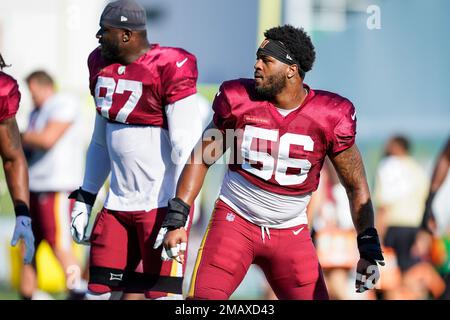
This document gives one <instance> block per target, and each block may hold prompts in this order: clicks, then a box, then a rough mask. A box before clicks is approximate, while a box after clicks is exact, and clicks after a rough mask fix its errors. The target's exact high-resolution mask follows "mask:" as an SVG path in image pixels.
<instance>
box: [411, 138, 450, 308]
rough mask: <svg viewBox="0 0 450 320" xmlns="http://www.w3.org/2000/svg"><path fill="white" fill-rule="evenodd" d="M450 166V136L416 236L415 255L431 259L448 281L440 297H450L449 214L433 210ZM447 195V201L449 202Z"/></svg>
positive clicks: (432, 182)
mask: <svg viewBox="0 0 450 320" xmlns="http://www.w3.org/2000/svg"><path fill="white" fill-rule="evenodd" d="M449 168H450V138H449V139H448V140H447V143H446V145H445V147H444V148H443V150H442V151H441V153H440V154H439V157H438V159H437V161H436V164H435V166H434V169H433V175H432V178H431V185H430V190H429V193H428V198H427V201H426V203H425V211H424V215H423V218H422V223H421V226H420V227H421V228H420V231H419V232H418V234H417V236H416V241H415V243H414V246H413V248H412V254H413V255H415V256H417V257H420V258H421V259H424V260H431V262H432V263H433V264H434V265H435V267H436V268H437V270H438V271H439V273H440V275H441V276H442V277H443V278H444V281H445V285H446V288H445V292H444V293H443V294H442V295H441V296H440V298H441V299H445V300H448V299H450V217H448V216H443V215H442V214H440V211H439V210H438V211H436V212H434V211H435V210H434V206H433V203H434V199H435V198H436V195H437V194H438V192H439V190H440V189H441V187H442V185H443V184H444V182H445V181H446V178H447V176H448V171H449ZM448 201H449V200H448V198H447V204H448Z"/></svg>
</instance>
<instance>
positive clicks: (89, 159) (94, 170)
mask: <svg viewBox="0 0 450 320" xmlns="http://www.w3.org/2000/svg"><path fill="white" fill-rule="evenodd" d="M85 168H86V169H85V173H84V178H83V184H82V186H81V188H82V189H83V190H85V191H87V192H90V193H92V194H97V193H98V191H99V190H100V188H101V187H102V186H103V184H104V183H105V180H106V178H107V177H108V175H109V173H110V171H111V164H110V159H109V154H108V149H107V148H106V147H105V146H103V145H100V144H98V143H97V142H96V141H94V140H93V141H91V143H90V145H89V148H88V151H87V153H86V166H85Z"/></svg>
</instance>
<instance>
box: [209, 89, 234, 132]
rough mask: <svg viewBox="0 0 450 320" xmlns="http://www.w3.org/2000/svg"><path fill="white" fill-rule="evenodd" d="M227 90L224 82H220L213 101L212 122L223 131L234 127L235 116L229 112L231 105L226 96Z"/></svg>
mask: <svg viewBox="0 0 450 320" xmlns="http://www.w3.org/2000/svg"><path fill="white" fill-rule="evenodd" d="M227 95H228V92H227V90H226V86H225V84H222V85H221V86H220V88H219V91H218V92H217V94H216V97H215V98H214V102H213V106H212V108H213V110H214V116H213V122H214V125H215V126H216V128H217V129H219V130H221V131H222V132H225V130H226V129H234V128H235V125H236V118H235V117H234V116H233V113H232V112H231V105H230V102H229V99H228V97H227Z"/></svg>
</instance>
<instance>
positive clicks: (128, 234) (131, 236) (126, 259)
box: [71, 0, 202, 299]
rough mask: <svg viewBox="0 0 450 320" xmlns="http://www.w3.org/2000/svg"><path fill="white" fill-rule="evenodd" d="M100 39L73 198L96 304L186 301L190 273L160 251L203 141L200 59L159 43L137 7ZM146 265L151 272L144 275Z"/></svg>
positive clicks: (114, 14)
mask: <svg viewBox="0 0 450 320" xmlns="http://www.w3.org/2000/svg"><path fill="white" fill-rule="evenodd" d="M96 36H97V38H98V39H99V43H100V46H99V47H98V48H97V49H95V50H94V51H93V52H92V53H91V54H90V56H89V58H88V67H89V73H90V79H89V80H90V90H91V94H92V96H93V97H94V99H95V105H96V109H97V114H96V120H95V127H94V132H93V136H92V140H91V143H90V146H89V148H88V152H87V159H86V171H85V176H84V181H83V185H82V186H81V188H80V189H78V190H77V191H75V192H74V193H73V194H72V195H71V196H72V197H74V198H76V200H77V201H76V202H75V206H74V209H73V211H72V227H71V231H72V235H73V238H74V240H75V241H76V242H78V243H85V242H87V241H88V240H89V242H90V245H91V249H90V272H89V274H90V279H89V286H88V289H89V292H88V294H87V297H88V299H114V298H116V297H118V296H120V295H121V293H122V292H145V294H146V297H147V298H152V299H157V298H162V299H166V298H180V297H181V293H182V281H183V272H184V266H182V265H181V264H179V263H177V262H176V261H174V260H169V261H162V260H161V259H160V257H161V250H162V246H161V248H158V249H153V247H152V245H151V244H153V242H154V241H155V240H156V236H157V234H158V230H160V227H161V223H162V220H163V219H164V216H165V214H166V209H167V208H166V206H167V201H168V200H169V199H170V198H172V197H173V196H174V194H175V186H176V182H177V179H178V176H179V174H180V172H181V170H182V168H183V166H182V165H184V163H185V162H186V160H187V159H188V157H189V155H190V152H191V150H192V148H193V147H194V146H195V144H196V143H197V141H198V139H199V138H200V136H201V133H202V122H201V119H200V117H199V116H198V115H199V112H198V109H197V108H198V106H197V103H196V82H197V62H196V58H195V56H194V55H192V54H190V53H189V52H187V51H185V50H183V49H179V48H171V47H161V46H159V45H158V44H150V43H149V42H148V40H147V34H146V13H145V10H144V8H142V7H141V6H140V5H139V4H138V3H137V2H135V1H132V0H119V1H115V2H111V3H109V4H108V5H107V6H106V7H105V9H104V10H103V13H102V15H101V18H100V30H99V31H98V33H97V35H96ZM109 173H111V183H110V188H109V191H108V195H107V198H106V200H105V203H104V208H103V210H102V211H101V212H100V213H99V214H98V215H97V218H96V221H95V223H94V226H93V229H92V233H91V235H90V239H89V238H88V236H87V235H86V228H87V225H88V222H89V216H90V213H91V210H92V205H93V204H94V201H95V198H96V194H97V193H98V191H99V189H100V188H101V186H102V185H103V183H104V181H105V179H106V178H107V176H108V174H109ZM189 225H190V222H189V221H186V227H187V228H188V227H189ZM140 261H142V264H141V265H140ZM138 266H142V267H140V268H141V269H142V270H140V271H142V272H139V273H135V272H134V271H135V270H136V268H137V267H138Z"/></svg>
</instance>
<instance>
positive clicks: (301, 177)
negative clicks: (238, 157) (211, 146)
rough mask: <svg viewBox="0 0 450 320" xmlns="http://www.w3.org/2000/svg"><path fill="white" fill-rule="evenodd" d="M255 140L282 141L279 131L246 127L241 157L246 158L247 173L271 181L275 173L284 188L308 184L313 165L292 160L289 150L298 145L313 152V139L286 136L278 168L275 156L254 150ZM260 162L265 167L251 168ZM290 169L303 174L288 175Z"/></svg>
mask: <svg viewBox="0 0 450 320" xmlns="http://www.w3.org/2000/svg"><path fill="white" fill-rule="evenodd" d="M253 139H261V140H266V141H273V142H276V141H277V140H278V130H270V129H264V128H258V127H254V126H250V125H247V126H246V127H245V131H244V137H243V141H242V146H241V153H242V157H243V158H244V163H243V164H242V168H243V169H244V170H246V171H248V172H250V173H251V174H254V175H255V176H258V177H260V178H261V179H264V180H269V179H270V178H271V177H272V175H273V173H274V169H275V180H276V181H277V182H278V183H279V184H280V185H282V186H288V185H296V184H301V183H303V182H304V181H305V180H306V178H307V176H308V172H309V169H311V162H309V161H308V160H306V159H297V158H290V157H289V150H290V148H291V145H298V146H302V147H303V149H304V150H305V151H313V149H314V141H313V140H312V139H311V137H310V136H306V135H302V134H294V133H285V134H284V135H282V136H281V137H280V140H279V150H278V158H277V161H276V168H275V158H274V157H273V156H272V155H271V154H269V153H267V152H263V151H256V150H251V149H250V146H251V144H252V140H253ZM256 162H259V163H261V164H262V166H261V168H255V167H252V166H251V165H250V163H256ZM288 168H298V169H300V172H299V173H298V174H286V172H287V169H288Z"/></svg>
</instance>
